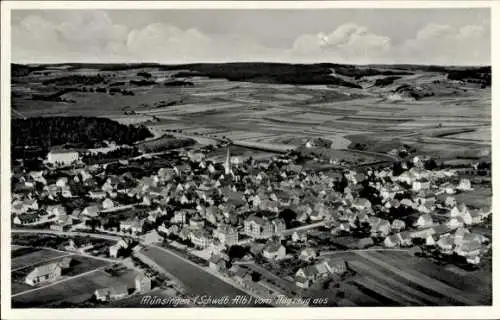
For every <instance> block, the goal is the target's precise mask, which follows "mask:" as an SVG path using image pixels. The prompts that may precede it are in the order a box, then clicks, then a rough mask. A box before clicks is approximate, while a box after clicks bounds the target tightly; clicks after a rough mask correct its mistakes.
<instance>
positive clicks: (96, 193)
mask: <svg viewBox="0 0 500 320" xmlns="http://www.w3.org/2000/svg"><path fill="white" fill-rule="evenodd" d="M89 197H90V198H91V199H104V198H106V192H104V191H100V190H94V191H92V190H91V191H89Z"/></svg>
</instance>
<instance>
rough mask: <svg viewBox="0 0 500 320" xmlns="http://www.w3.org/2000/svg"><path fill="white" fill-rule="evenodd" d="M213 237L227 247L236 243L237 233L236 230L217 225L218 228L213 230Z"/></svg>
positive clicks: (228, 226) (225, 225)
mask: <svg viewBox="0 0 500 320" xmlns="http://www.w3.org/2000/svg"><path fill="white" fill-rule="evenodd" d="M213 236H214V238H216V239H219V240H220V242H221V243H223V244H225V245H227V246H232V245H234V244H236V243H238V231H237V230H236V228H234V227H232V226H230V225H227V224H221V225H219V226H218V228H217V229H215V230H214V232H213Z"/></svg>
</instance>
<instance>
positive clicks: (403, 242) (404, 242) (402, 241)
mask: <svg viewBox="0 0 500 320" xmlns="http://www.w3.org/2000/svg"><path fill="white" fill-rule="evenodd" d="M397 236H398V238H399V245H400V246H402V247H408V246H411V245H412V239H411V234H410V232H408V231H403V232H400V233H398V234H397Z"/></svg>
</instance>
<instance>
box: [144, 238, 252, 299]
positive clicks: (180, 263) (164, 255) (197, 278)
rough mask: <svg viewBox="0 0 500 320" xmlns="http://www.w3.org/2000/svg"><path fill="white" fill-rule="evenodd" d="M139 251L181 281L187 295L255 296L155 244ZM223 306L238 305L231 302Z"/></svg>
mask: <svg viewBox="0 0 500 320" xmlns="http://www.w3.org/2000/svg"><path fill="white" fill-rule="evenodd" d="M141 253H142V254H144V255H146V256H147V257H148V258H150V259H151V260H153V261H155V262H156V263H157V264H158V265H160V266H162V267H163V268H165V269H166V270H168V272H170V273H171V274H173V275H174V276H175V277H176V278H177V279H178V280H179V281H181V282H182V283H183V285H184V287H185V290H186V294H187V295H188V296H190V295H191V296H192V295H201V296H203V295H205V296H212V297H220V296H221V295H223V296H228V297H229V298H230V299H232V298H234V297H237V296H246V297H248V296H249V295H252V296H254V297H255V295H254V294H251V293H250V292H245V291H243V289H240V288H237V287H235V286H234V285H233V284H231V283H230V282H229V281H228V280H226V279H224V280H223V279H222V276H216V275H215V274H214V273H213V272H211V271H208V270H207V269H205V268H203V267H201V266H199V265H197V264H195V263H194V262H191V261H189V260H187V259H186V258H183V257H181V256H180V255H179V254H177V253H174V252H172V251H170V250H168V249H166V248H163V247H160V246H157V245H148V246H146V250H144V251H142V252H141ZM224 306H226V307H238V305H234V304H232V303H229V304H228V305H224ZM245 306H252V305H245Z"/></svg>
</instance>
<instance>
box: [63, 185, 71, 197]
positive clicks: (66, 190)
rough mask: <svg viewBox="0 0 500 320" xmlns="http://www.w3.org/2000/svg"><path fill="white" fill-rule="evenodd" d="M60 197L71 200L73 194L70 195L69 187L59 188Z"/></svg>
mask: <svg viewBox="0 0 500 320" xmlns="http://www.w3.org/2000/svg"><path fill="white" fill-rule="evenodd" d="M61 195H62V196H63V198H71V197H73V194H72V193H71V187H70V186H64V187H62V188H61Z"/></svg>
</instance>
